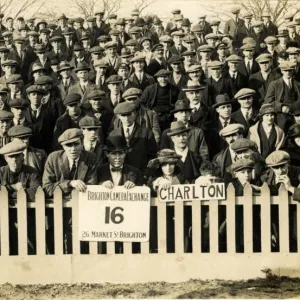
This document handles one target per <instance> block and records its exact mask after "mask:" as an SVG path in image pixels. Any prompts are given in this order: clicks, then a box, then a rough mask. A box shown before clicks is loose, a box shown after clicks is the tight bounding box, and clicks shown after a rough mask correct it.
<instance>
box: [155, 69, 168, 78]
mask: <svg viewBox="0 0 300 300" xmlns="http://www.w3.org/2000/svg"><path fill="white" fill-rule="evenodd" d="M170 74H171V72H170V71H168V70H166V69H160V70H159V71H158V72H156V73H155V74H154V77H167V76H169V75H170Z"/></svg>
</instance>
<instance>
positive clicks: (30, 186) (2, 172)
mask: <svg viewBox="0 0 300 300" xmlns="http://www.w3.org/2000/svg"><path fill="white" fill-rule="evenodd" d="M0 182H1V186H5V187H6V188H7V191H8V194H9V197H11V198H14V199H16V198H17V194H18V191H16V190H14V189H13V188H12V187H11V185H12V184H15V183H17V182H21V183H22V185H23V187H24V189H25V193H26V196H27V201H30V202H33V201H34V200H35V193H36V191H37V189H38V187H39V186H40V185H41V183H42V182H41V174H38V172H37V171H36V169H34V168H33V167H30V166H27V165H25V164H23V166H22V168H21V171H20V173H19V174H18V181H17V182H14V183H12V182H11V172H10V170H9V167H8V166H4V167H1V168H0Z"/></svg>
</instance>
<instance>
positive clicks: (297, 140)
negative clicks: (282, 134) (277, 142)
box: [294, 136, 300, 147]
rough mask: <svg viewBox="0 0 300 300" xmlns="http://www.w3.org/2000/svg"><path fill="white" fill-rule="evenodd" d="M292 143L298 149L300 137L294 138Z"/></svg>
mask: <svg viewBox="0 0 300 300" xmlns="http://www.w3.org/2000/svg"><path fill="white" fill-rule="evenodd" d="M294 142H295V144H296V145H297V146H298V147H300V136H296V137H294Z"/></svg>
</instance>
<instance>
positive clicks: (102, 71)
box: [95, 67, 107, 76]
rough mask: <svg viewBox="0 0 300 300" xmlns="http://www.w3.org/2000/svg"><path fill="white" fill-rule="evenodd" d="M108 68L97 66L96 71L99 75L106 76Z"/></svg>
mask: <svg viewBox="0 0 300 300" xmlns="http://www.w3.org/2000/svg"><path fill="white" fill-rule="evenodd" d="M106 70H107V69H106V68H101V67H95V71H96V73H97V75H98V76H104V75H105V73H106Z"/></svg>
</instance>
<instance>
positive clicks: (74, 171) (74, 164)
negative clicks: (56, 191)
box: [70, 160, 76, 180]
mask: <svg viewBox="0 0 300 300" xmlns="http://www.w3.org/2000/svg"><path fill="white" fill-rule="evenodd" d="M75 175H76V162H75V160H73V164H72V168H71V170H70V179H71V180H74V179H75Z"/></svg>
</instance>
